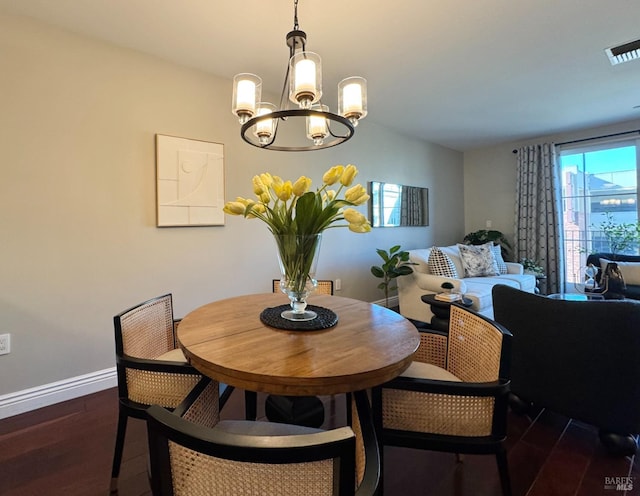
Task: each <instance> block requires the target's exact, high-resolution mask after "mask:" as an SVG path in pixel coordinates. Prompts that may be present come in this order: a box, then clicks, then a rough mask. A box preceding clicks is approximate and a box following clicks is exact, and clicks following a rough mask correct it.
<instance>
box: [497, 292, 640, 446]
mask: <svg viewBox="0 0 640 496" xmlns="http://www.w3.org/2000/svg"><path fill="white" fill-rule="evenodd" d="M493 309H494V317H495V320H496V321H497V322H499V323H500V324H502V325H503V326H504V327H506V328H507V329H509V331H511V333H512V334H513V347H512V360H511V364H512V366H511V391H512V394H514V395H515V396H516V398H515V400H519V401H517V402H516V403H515V404H516V405H519V406H520V407H523V408H526V407H527V405H529V404H531V403H533V404H536V405H538V406H541V407H545V408H549V409H550V410H553V411H555V412H558V413H560V414H563V415H565V416H567V417H570V418H573V419H576V420H579V421H582V422H585V423H588V424H592V425H594V426H596V427H597V428H598V429H600V439H601V441H602V442H603V444H604V445H605V447H607V448H608V449H609V450H610V451H612V452H614V453H617V454H625V455H628V454H633V453H635V451H636V442H635V440H634V438H633V437H632V436H631V435H635V434H638V433H640V302H636V301H629V300H602V301H565V300H558V299H551V298H546V297H544V296H539V295H534V294H530V293H524V292H522V291H519V290H517V289H513V288H510V287H507V286H502V285H500V286H495V287H494V288H493Z"/></svg>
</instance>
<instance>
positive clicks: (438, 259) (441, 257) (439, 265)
mask: <svg viewBox="0 0 640 496" xmlns="http://www.w3.org/2000/svg"><path fill="white" fill-rule="evenodd" d="M427 267H429V272H430V273H431V274H433V275H434V276H442V277H453V278H454V279H457V278H458V271H457V270H456V266H455V265H454V264H453V260H451V259H450V258H449V257H448V256H447V255H446V254H444V253H442V250H440V248H438V247H437V246H434V247H433V248H431V253H429V260H427Z"/></svg>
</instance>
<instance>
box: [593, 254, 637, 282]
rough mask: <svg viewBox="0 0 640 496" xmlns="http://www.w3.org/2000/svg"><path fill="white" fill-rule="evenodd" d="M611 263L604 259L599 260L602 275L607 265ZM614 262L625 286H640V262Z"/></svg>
mask: <svg viewBox="0 0 640 496" xmlns="http://www.w3.org/2000/svg"><path fill="white" fill-rule="evenodd" d="M611 261H612V260H607V259H606V258H601V259H600V267H601V268H602V273H603V274H604V271H605V269H606V267H607V264H608V263H609V262H611ZM615 262H616V263H617V264H618V268H619V269H620V272H622V277H623V278H624V282H625V284H640V262H618V261H617V260H615Z"/></svg>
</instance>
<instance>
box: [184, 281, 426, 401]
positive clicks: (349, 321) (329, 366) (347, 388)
mask: <svg viewBox="0 0 640 496" xmlns="http://www.w3.org/2000/svg"><path fill="white" fill-rule="evenodd" d="M288 301H289V300H288V298H287V297H286V296H284V295H283V294H278V293H267V294H253V295H244V296H238V297H234V298H229V299H225V300H220V301H215V302H213V303H209V304H206V305H204V306H202V307H200V308H197V309H195V310H193V311H192V312H190V313H189V314H187V315H186V316H185V317H184V318H183V319H182V321H181V322H180V325H179V326H178V332H177V337H178V342H179V345H180V347H181V348H182V350H183V351H184V354H185V356H186V357H187V359H188V360H189V362H190V363H191V364H192V365H193V366H194V367H195V368H196V369H197V370H199V371H200V372H201V373H202V374H204V375H206V376H208V377H211V378H213V379H216V380H218V381H220V382H223V383H225V384H229V385H232V386H236V387H239V388H243V389H245V390H249V391H256V392H266V393H271V394H276V395H290V396H307V395H332V394H340V393H347V392H351V391H358V390H362V389H368V388H370V387H373V386H377V385H380V384H383V383H385V382H387V381H389V380H391V379H393V378H394V377H396V376H398V375H400V374H401V373H402V372H403V371H404V370H405V369H406V368H407V367H408V366H409V364H410V363H411V361H412V358H413V355H414V353H415V351H416V350H417V348H418V345H419V343H420V337H419V335H418V331H417V329H416V328H415V326H414V325H413V324H412V323H411V322H409V321H408V320H407V319H405V318H404V317H402V316H401V315H399V314H398V313H396V312H394V311H392V310H389V309H387V308H385V307H382V306H379V305H376V304H371V303H366V302H363V301H359V300H354V299H351V298H344V297H338V296H328V295H315V296H312V297H311V298H310V299H309V303H310V304H311V305H316V306H320V307H324V308H328V309H330V310H332V311H333V312H335V313H336V315H337V316H338V323H337V324H336V325H335V326H333V327H331V328H328V329H323V330H314V331H297V330H281V329H276V328H274V327H270V326H268V325H265V324H264V323H263V322H262V321H261V319H260V313H261V312H262V310H264V309H265V308H269V307H276V306H280V305H282V304H285V303H287V302H288Z"/></svg>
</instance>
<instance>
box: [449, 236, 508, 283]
mask: <svg viewBox="0 0 640 496" xmlns="http://www.w3.org/2000/svg"><path fill="white" fill-rule="evenodd" d="M492 245H493V243H491V242H489V243H485V244H484V245H462V244H459V245H458V250H460V258H461V259H462V265H463V266H464V277H482V276H496V275H498V274H499V273H500V272H499V271H498V267H497V265H496V261H495V259H494V258H493V253H492V252H491V247H490V246H492Z"/></svg>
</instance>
